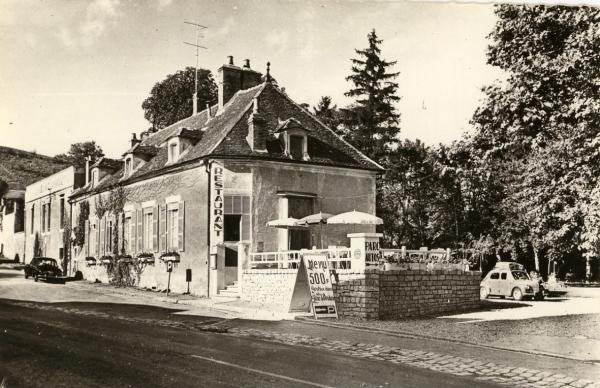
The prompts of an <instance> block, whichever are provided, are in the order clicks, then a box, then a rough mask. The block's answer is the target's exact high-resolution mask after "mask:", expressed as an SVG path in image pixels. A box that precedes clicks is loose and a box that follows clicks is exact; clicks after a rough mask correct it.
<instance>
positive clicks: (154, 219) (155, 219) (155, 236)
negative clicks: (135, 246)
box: [152, 206, 158, 252]
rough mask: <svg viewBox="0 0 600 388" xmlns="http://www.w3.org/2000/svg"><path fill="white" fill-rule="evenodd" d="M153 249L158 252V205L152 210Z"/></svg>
mask: <svg viewBox="0 0 600 388" xmlns="http://www.w3.org/2000/svg"><path fill="white" fill-rule="evenodd" d="M152 251H153V252H158V207H157V206H155V207H154V209H153V210H152Z"/></svg>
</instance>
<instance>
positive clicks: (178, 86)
mask: <svg viewBox="0 0 600 388" xmlns="http://www.w3.org/2000/svg"><path fill="white" fill-rule="evenodd" d="M195 74H196V69H195V68H194V67H186V68H185V69H184V70H179V71H177V72H176V73H174V74H169V75H168V76H167V77H166V78H165V79H164V80H162V81H160V82H157V83H156V84H155V85H154V86H153V87H152V90H151V91H150V96H149V97H148V98H146V99H145V100H144V102H143V103H142V109H143V110H144V118H145V119H146V120H148V121H149V122H150V124H151V127H150V130H152V131H154V130H158V129H162V128H165V127H167V126H169V125H171V124H173V123H175V122H177V121H179V120H182V119H184V118H186V117H190V116H191V115H192V112H193V104H192V101H193V95H194V83H195ZM216 102H217V85H216V84H215V81H214V79H213V76H212V73H211V72H210V71H209V70H205V69H198V111H202V110H203V109H204V108H205V107H206V104H209V105H213V104H215V103H216Z"/></svg>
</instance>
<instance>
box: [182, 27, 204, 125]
mask: <svg viewBox="0 0 600 388" xmlns="http://www.w3.org/2000/svg"><path fill="white" fill-rule="evenodd" d="M184 23H185V24H189V25H192V26H194V27H196V44H194V43H189V42H183V43H185V44H187V45H190V46H194V47H196V77H195V79H194V98H193V101H192V106H193V112H192V115H195V114H196V113H198V56H199V51H200V50H199V49H205V50H206V47H204V46H200V45H199V44H198V43H199V42H200V40H199V39H200V30H204V29H206V28H208V27H206V26H203V25H201V24H198V23H193V22H184Z"/></svg>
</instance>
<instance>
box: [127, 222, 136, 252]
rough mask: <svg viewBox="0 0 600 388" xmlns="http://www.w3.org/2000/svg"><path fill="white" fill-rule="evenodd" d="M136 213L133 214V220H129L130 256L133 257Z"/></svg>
mask: <svg viewBox="0 0 600 388" xmlns="http://www.w3.org/2000/svg"><path fill="white" fill-rule="evenodd" d="M135 221H136V218H135V211H132V212H131V218H130V219H129V241H128V242H127V243H128V244H129V254H131V255H133V254H134V253H135V225H136V224H135Z"/></svg>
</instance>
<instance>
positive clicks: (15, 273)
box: [0, 271, 23, 279]
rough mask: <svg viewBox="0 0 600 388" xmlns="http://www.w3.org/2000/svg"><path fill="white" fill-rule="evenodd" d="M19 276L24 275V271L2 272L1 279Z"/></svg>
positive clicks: (0, 273)
mask: <svg viewBox="0 0 600 388" xmlns="http://www.w3.org/2000/svg"><path fill="white" fill-rule="evenodd" d="M19 277H23V273H22V272H21V271H13V272H0V279H7V278H10V279H12V278H19Z"/></svg>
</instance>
